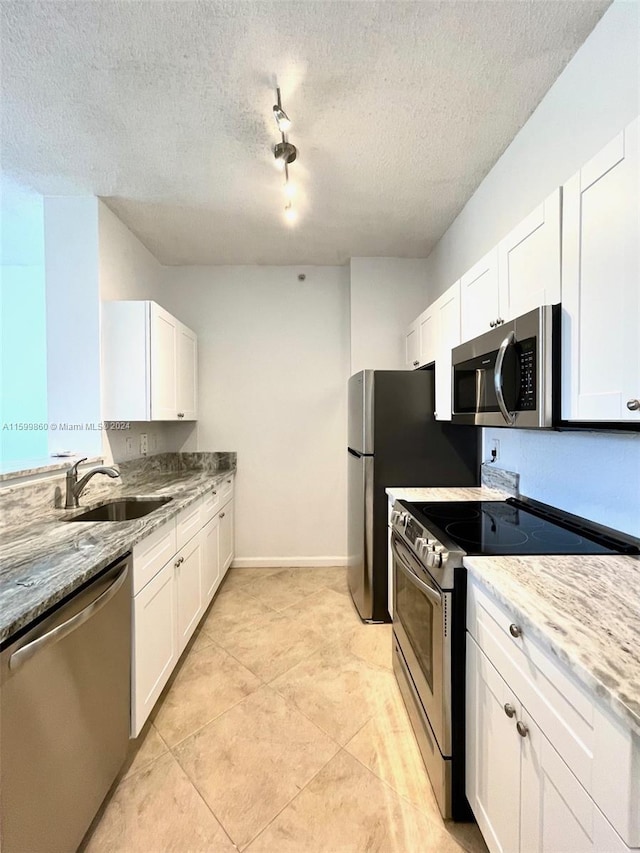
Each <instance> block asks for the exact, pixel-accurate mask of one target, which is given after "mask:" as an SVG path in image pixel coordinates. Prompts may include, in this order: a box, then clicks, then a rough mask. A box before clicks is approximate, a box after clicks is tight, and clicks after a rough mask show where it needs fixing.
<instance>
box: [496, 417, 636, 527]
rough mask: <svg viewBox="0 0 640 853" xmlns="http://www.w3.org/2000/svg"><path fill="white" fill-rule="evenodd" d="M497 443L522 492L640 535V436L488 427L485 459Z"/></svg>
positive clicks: (502, 461) (503, 462) (500, 463)
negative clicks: (517, 475) (516, 477)
mask: <svg viewBox="0 0 640 853" xmlns="http://www.w3.org/2000/svg"><path fill="white" fill-rule="evenodd" d="M493 439H496V440H498V441H499V442H500V456H499V459H498V461H497V462H496V463H495V464H496V467H497V468H504V469H507V470H510V471H517V472H518V473H519V474H520V492H521V494H523V495H526V496H527V497H530V498H534V499H536V500H540V501H543V502H544V503H548V504H551V505H553V506H556V507H559V508H561V509H564V510H567V512H572V513H575V514H576V515H582V516H584V517H585V518H589V519H591V520H593V521H596V522H598V523H599V524H605V525H607V526H609V527H614V528H616V529H617V530H622V531H624V532H625V533H630V534H632V535H633V536H639V537H640V433H610V432H609V433H606V432H566V431H563V432H555V431H551V430H549V431H547V430H522V429H485V430H483V459H485V460H486V459H488V458H489V456H490V454H491V442H492V440H493Z"/></svg>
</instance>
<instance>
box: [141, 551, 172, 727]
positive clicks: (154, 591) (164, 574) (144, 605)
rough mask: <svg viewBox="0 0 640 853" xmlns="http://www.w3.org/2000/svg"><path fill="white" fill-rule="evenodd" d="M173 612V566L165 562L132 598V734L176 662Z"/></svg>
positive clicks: (147, 712)
mask: <svg viewBox="0 0 640 853" xmlns="http://www.w3.org/2000/svg"><path fill="white" fill-rule="evenodd" d="M134 566H135V564H134ZM134 572H135V567H134ZM176 616H177V607H176V584H175V578H174V568H173V562H169V563H167V565H166V566H165V567H164V568H163V569H161V570H160V571H159V572H158V573H157V575H156V576H155V577H154V578H153V579H152V580H150V581H149V583H148V584H147V585H146V586H145V587H144V588H143V589H142V590H141V591H140V592H139V593H138V594H137V595H136V596H135V597H134V599H133V626H132V629H133V630H132V638H133V654H132V662H131V663H132V665H131V679H132V681H131V735H132V737H137V736H138V734H139V733H140V730H141V729H142V726H143V725H144V722H145V720H146V719H147V717H148V716H149V714H150V713H151V709H152V708H153V706H154V705H155V703H156V700H157V699H158V696H159V695H160V693H161V692H162V688H163V687H164V685H165V684H166V683H167V680H168V678H169V676H170V675H171V673H172V671H173V668H174V666H175V665H176V663H177V662H178V657H179V653H178V631H177V627H176Z"/></svg>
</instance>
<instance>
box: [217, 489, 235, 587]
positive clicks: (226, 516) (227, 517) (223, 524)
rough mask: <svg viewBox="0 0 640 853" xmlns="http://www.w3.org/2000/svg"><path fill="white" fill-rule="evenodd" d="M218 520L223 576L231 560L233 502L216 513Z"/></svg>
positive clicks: (221, 571)
mask: <svg viewBox="0 0 640 853" xmlns="http://www.w3.org/2000/svg"><path fill="white" fill-rule="evenodd" d="M218 519H219V520H220V573H221V574H222V577H224V576H225V574H226V571H227V569H228V568H229V566H230V565H231V562H232V560H233V500H230V501H229V503H228V504H226V505H225V506H224V507H223V509H222V510H221V512H219V513H218Z"/></svg>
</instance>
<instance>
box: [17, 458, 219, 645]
mask: <svg viewBox="0 0 640 853" xmlns="http://www.w3.org/2000/svg"><path fill="white" fill-rule="evenodd" d="M234 472H235V468H228V469H226V470H222V471H217V472H215V473H210V472H206V471H184V472H180V473H166V472H158V471H149V472H147V473H146V474H145V475H144V476H142V477H139V478H137V479H136V480H135V481H132V482H131V483H127V484H123V485H122V487H121V488H119V489H118V491H117V493H116V492H112V493H110V494H106V495H101V496H100V499H97V496H96V500H94V501H92V502H87V503H86V505H84V506H83V507H82V508H81V509H82V510H86V509H91V508H92V507H94V506H96V505H98V504H100V503H104V501H105V499H107V500H109V499H111V498H114V497H117V498H121V497H127V496H131V495H136V496H144V497H151V496H154V497H155V496H160V495H165V496H171V498H172V500H171V501H169V502H168V503H166V504H164V505H163V506H161V507H160V508H159V509H157V510H154V511H153V512H152V513H150V514H149V515H147V516H145V517H144V518H138V519H135V520H132V521H116V522H96V521H93V522H78V523H76V524H72V523H68V522H65V521H62V519H63V518H65V517H67V516H71V515H74V514H77V513H78V510H68V511H65V510H57V511H56V512H54V513H50V514H48V515H47V516H46V517H45V518H43V520H42V521H37V522H33V523H30V524H28V525H25V527H24V528H20V529H18V530H15V531H11V533H10V535H5V536H3V538H2V543H1V544H0V643H2V642H4V641H5V640H7V639H8V638H9V637H11V636H12V635H13V634H15V633H16V632H17V631H18V630H20V629H21V628H23V627H24V626H26V625H28V624H29V623H31V622H33V621H34V620H35V619H36V618H37V617H38V616H40V615H41V614H43V613H45V612H46V611H47V610H49V609H50V608H51V607H53V606H54V605H55V604H57V603H58V602H59V601H61V600H62V599H63V598H65V596H67V595H69V594H70V593H72V592H73V591H74V590H76V589H77V588H78V587H80V586H81V585H82V584H83V583H85V582H86V581H88V580H90V579H91V578H92V577H94V576H95V575H96V574H98V572H100V571H101V570H102V569H104V568H105V567H106V566H108V565H109V564H110V563H112V562H113V561H114V560H116V559H117V558H118V557H120V556H121V555H123V554H125V553H126V552H127V551H129V550H130V549H131V548H132V546H133V545H135V544H136V542H139V541H140V540H141V539H144V537H145V536H148V535H149V534H150V533H151V532H153V531H154V530H155V529H156V528H157V527H160V525H162V524H164V523H165V522H166V521H168V520H169V519H170V518H172V517H173V516H175V515H176V514H177V513H179V512H180V511H181V510H183V509H184V508H185V507H187V506H189V504H191V503H193V501H195V500H197V498H199V497H200V496H201V495H203V494H205V493H206V492H208V491H210V490H211V489H212V488H214V487H215V485H216V484H217V483H219V482H220V481H221V480H223V479H224V478H225V477H228V476H229V474H232V473H234Z"/></svg>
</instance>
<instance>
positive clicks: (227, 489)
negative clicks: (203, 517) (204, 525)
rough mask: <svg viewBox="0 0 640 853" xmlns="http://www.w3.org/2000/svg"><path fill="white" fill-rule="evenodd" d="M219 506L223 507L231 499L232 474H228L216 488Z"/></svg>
mask: <svg viewBox="0 0 640 853" xmlns="http://www.w3.org/2000/svg"><path fill="white" fill-rule="evenodd" d="M217 489H218V494H219V495H220V506H224V505H225V504H226V502H227V501H228V500H230V499H231V498H232V497H233V474H230V475H229V476H228V477H225V479H224V480H223V481H222V482H221V483H220V484H219V485H218V486H217Z"/></svg>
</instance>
